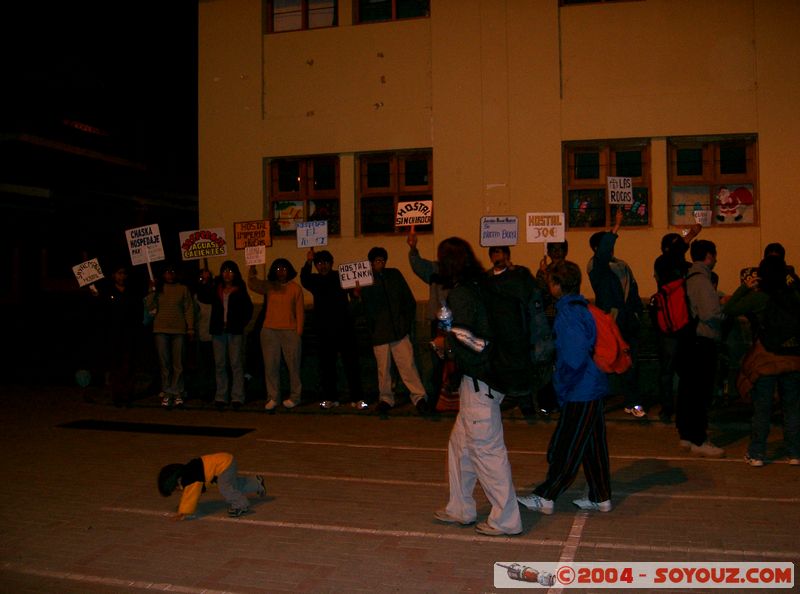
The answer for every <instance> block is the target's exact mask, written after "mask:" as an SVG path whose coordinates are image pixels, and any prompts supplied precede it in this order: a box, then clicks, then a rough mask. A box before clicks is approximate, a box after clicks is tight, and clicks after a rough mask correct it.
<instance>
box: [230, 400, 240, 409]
mask: <svg viewBox="0 0 800 594" xmlns="http://www.w3.org/2000/svg"><path fill="white" fill-rule="evenodd" d="M231 407H232V408H233V410H239V409H241V408H242V403H241V402H238V401H237V402H234V403H233V404H231Z"/></svg>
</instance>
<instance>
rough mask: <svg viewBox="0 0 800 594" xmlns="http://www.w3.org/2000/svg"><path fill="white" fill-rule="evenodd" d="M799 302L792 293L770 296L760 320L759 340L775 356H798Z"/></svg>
mask: <svg viewBox="0 0 800 594" xmlns="http://www.w3.org/2000/svg"><path fill="white" fill-rule="evenodd" d="M798 301H800V300H799V299H798V298H797V295H796V294H794V292H793V291H783V292H781V293H778V294H777V295H771V296H770V298H769V301H768V304H767V309H766V311H765V312H764V317H763V319H762V320H761V325H762V327H761V329H760V332H759V339H760V340H761V344H762V345H764V348H765V349H767V350H768V351H769V352H770V353H775V354H776V355H800V303H798Z"/></svg>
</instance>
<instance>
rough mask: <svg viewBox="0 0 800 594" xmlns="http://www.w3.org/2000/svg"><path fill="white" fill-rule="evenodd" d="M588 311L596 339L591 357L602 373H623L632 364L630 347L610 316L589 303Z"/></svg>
mask: <svg viewBox="0 0 800 594" xmlns="http://www.w3.org/2000/svg"><path fill="white" fill-rule="evenodd" d="M589 311H590V312H591V313H592V317H593V318H594V325H595V326H596V327H597V340H596V341H595V343H594V353H593V355H592V358H593V360H594V364H595V365H597V367H598V369H600V371H602V372H603V373H625V372H626V371H628V369H630V368H631V365H633V359H631V348H630V346H628V343H627V342H625V339H624V338H622V334H621V333H620V331H619V326H617V323H616V322H615V321H614V318H612V317H611V314H607V313H606V312H604V311H603V310H602V309H600V308H599V307H597V306H596V305H593V304H591V303H590V304H589Z"/></svg>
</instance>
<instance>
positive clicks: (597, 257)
mask: <svg viewBox="0 0 800 594" xmlns="http://www.w3.org/2000/svg"><path fill="white" fill-rule="evenodd" d="M621 225H622V209H621V208H618V209H617V214H616V219H615V221H614V227H613V228H612V229H611V231H600V232H598V233H595V234H594V235H592V236H591V237H590V238H589V246H590V247H591V248H592V251H593V252H594V256H593V257H592V258H591V259H590V260H589V265H588V266H587V269H588V272H589V280H590V281H591V283H592V289H593V290H594V299H595V305H597V307H599V308H600V309H602V310H603V311H605V312H606V313H610V314H611V316H612V317H613V318H614V319H615V320H616V322H617V326H619V331H620V332H621V333H622V337H623V338H624V339H625V342H627V343H628V346H630V349H631V359H633V365H631V367H630V369H628V371H626V372H625V373H624V374H623V375H622V382H623V390H624V392H625V394H624V396H625V400H624V402H625V404H624V407H625V412H626V413H628V414H630V415H633V416H634V417H637V418H641V417H644V416H645V415H646V414H647V413H646V412H645V410H644V406H643V403H642V399H641V394H640V393H639V366H638V365H637V364H636V360H637V357H638V353H639V315H640V314H641V312H642V299H641V297H639V286H638V285H637V284H636V279H635V278H634V277H633V272H632V271H631V269H630V266H628V265H627V264H626V263H625V262H623V261H622V260H619V259H617V258H615V257H614V244H615V243H616V242H617V238H618V235H617V232H618V231H619V228H620V226H621Z"/></svg>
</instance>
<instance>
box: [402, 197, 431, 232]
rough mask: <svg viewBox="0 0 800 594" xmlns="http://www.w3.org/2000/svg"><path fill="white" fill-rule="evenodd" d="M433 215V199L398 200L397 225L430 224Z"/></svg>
mask: <svg viewBox="0 0 800 594" xmlns="http://www.w3.org/2000/svg"><path fill="white" fill-rule="evenodd" d="M432 217H433V200H416V201H414V202H398V203H397V212H396V213H395V217H394V226H395V227H408V226H410V225H430V224H431V219H432Z"/></svg>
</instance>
